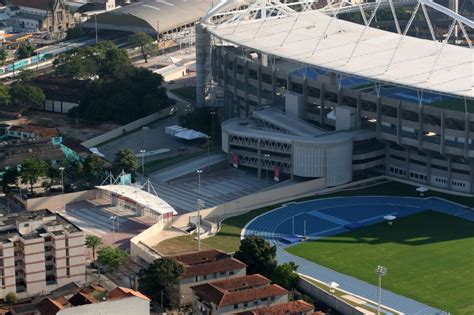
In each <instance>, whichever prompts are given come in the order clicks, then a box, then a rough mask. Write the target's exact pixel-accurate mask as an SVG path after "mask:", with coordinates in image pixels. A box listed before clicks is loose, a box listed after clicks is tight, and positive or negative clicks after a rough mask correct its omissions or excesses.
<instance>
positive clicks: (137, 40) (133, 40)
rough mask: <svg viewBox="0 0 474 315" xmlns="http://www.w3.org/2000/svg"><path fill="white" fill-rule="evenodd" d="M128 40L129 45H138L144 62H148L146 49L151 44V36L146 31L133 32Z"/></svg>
mask: <svg viewBox="0 0 474 315" xmlns="http://www.w3.org/2000/svg"><path fill="white" fill-rule="evenodd" d="M128 42H129V44H130V45H132V46H135V47H140V50H141V52H142V56H143V58H144V59H145V63H147V62H148V56H147V54H148V52H147V50H148V49H149V48H150V47H151V45H153V38H151V36H150V35H148V34H147V33H143V32H139V33H135V34H133V35H132V36H130V37H129V38H128Z"/></svg>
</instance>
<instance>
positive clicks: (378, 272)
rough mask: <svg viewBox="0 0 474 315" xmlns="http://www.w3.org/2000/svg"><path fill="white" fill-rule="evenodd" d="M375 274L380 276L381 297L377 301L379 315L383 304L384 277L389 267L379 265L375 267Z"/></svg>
mask: <svg viewBox="0 0 474 315" xmlns="http://www.w3.org/2000/svg"><path fill="white" fill-rule="evenodd" d="M375 274H376V275H377V276H378V277H379V297H378V303H377V304H378V305H377V315H380V306H381V304H382V277H383V276H385V275H386V274H387V268H386V267H384V266H381V265H378V266H377V268H375Z"/></svg>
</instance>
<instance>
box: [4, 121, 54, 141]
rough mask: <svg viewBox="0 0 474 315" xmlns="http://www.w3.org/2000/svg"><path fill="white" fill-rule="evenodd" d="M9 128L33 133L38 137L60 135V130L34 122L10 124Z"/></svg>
mask: <svg viewBox="0 0 474 315" xmlns="http://www.w3.org/2000/svg"><path fill="white" fill-rule="evenodd" d="M10 130H13V131H20V132H28V133H34V134H35V135H36V136H37V137H39V138H44V137H57V136H59V135H60V132H59V130H58V129H57V128H49V127H44V126H40V125H35V124H28V125H22V126H12V127H11V128H10Z"/></svg>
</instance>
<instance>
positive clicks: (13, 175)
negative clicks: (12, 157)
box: [2, 167, 20, 194]
mask: <svg viewBox="0 0 474 315" xmlns="http://www.w3.org/2000/svg"><path fill="white" fill-rule="evenodd" d="M19 176H20V173H19V172H18V170H17V168H16V167H10V168H9V169H7V170H6V171H5V172H4V173H3V175H2V189H3V192H4V193H5V194H8V193H9V192H10V189H9V185H17V184H18V177H19Z"/></svg>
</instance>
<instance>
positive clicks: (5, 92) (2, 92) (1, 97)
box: [0, 85, 12, 105]
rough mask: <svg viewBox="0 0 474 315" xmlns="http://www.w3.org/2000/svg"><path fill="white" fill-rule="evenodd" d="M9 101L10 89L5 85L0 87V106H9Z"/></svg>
mask: <svg viewBox="0 0 474 315" xmlns="http://www.w3.org/2000/svg"><path fill="white" fill-rule="evenodd" d="M11 99H12V97H11V94H10V87H9V86H7V85H0V105H7V104H10V101H11Z"/></svg>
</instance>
